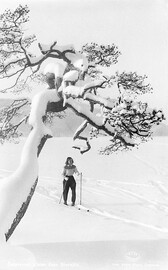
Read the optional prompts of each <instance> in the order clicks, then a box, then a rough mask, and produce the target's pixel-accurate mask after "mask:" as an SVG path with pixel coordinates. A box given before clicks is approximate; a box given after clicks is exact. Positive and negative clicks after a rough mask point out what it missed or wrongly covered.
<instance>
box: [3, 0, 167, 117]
mask: <svg viewBox="0 0 168 270" xmlns="http://www.w3.org/2000/svg"><path fill="white" fill-rule="evenodd" d="M18 4H27V5H28V6H29V8H30V23H29V25H28V26H27V27H28V28H27V29H26V34H29V33H31V34H35V35H36V36H37V39H38V42H41V43H45V44H47V43H51V42H53V41H55V40H56V41H57V44H58V45H66V44H73V45H74V46H75V48H76V49H77V50H78V49H80V48H81V46H82V45H83V44H86V43H89V42H97V43H99V44H111V43H114V44H116V45H117V46H118V48H119V50H120V51H121V53H122V54H121V56H120V58H119V63H118V64H116V65H114V66H112V67H111V70H110V73H111V74H112V73H115V72H116V71H120V72H122V71H127V72H129V71H137V72H138V74H139V75H144V74H146V75H147V76H148V80H149V82H150V83H151V85H152V86H153V89H154V92H153V94H152V95H146V96H145V97H144V98H143V99H144V100H146V101H148V103H149V105H150V106H153V107H156V108H162V109H163V111H164V112H165V114H166V115H167V117H168V106H167V104H168V89H167V85H168V65H167V59H168V1H167V0H82V1H81V0H29V1H26V0H20V1H18V0H13V1H9V0H1V6H0V12H3V11H4V9H5V8H10V9H13V8H15V7H16V6H17V5H18ZM34 92H35V91H34Z"/></svg>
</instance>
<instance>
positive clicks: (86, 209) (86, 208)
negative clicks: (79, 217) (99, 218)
mask: <svg viewBox="0 0 168 270" xmlns="http://www.w3.org/2000/svg"><path fill="white" fill-rule="evenodd" d="M76 208H77V209H78V210H83V211H86V212H90V209H89V208H88V207H85V206H83V205H81V204H78V205H76Z"/></svg>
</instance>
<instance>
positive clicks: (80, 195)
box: [80, 173, 82, 205]
mask: <svg viewBox="0 0 168 270" xmlns="http://www.w3.org/2000/svg"><path fill="white" fill-rule="evenodd" d="M81 204H82V173H81V174H80V205H81Z"/></svg>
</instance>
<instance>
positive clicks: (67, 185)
mask: <svg viewBox="0 0 168 270" xmlns="http://www.w3.org/2000/svg"><path fill="white" fill-rule="evenodd" d="M66 177H68V180H67V181H66V180H64V181H63V198H64V202H67V198H68V192H69V188H71V190H72V199H71V200H72V203H75V200H76V181H75V179H74V177H73V175H71V176H66Z"/></svg>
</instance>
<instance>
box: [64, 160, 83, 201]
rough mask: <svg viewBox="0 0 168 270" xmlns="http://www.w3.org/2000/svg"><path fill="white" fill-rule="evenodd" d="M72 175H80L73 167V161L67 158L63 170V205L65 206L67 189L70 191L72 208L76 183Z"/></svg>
mask: <svg viewBox="0 0 168 270" xmlns="http://www.w3.org/2000/svg"><path fill="white" fill-rule="evenodd" d="M74 173H76V174H78V175H79V174H80V173H79V172H78V170H77V168H76V166H75V165H74V161H73V159H72V158H71V157H68V158H67V159H66V162H65V166H64V170H63V173H62V175H63V198H64V204H65V205H67V197H68V191H69V188H71V190H72V204H71V205H72V206H74V205H75V200H76V181H75V179H74V176H73V175H74Z"/></svg>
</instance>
